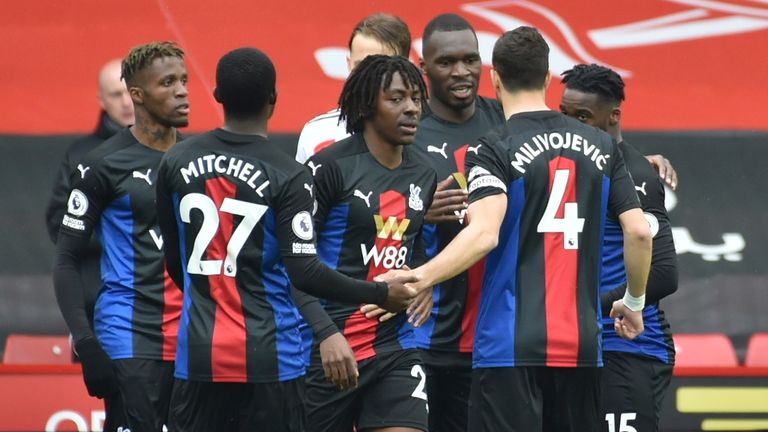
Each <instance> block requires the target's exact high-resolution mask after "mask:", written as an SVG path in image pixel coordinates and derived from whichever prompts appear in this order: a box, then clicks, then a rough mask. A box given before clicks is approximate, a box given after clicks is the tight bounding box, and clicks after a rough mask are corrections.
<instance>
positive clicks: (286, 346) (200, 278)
mask: <svg viewBox="0 0 768 432" xmlns="http://www.w3.org/2000/svg"><path fill="white" fill-rule="evenodd" d="M275 80H276V73H275V68H274V65H273V64H272V61H271V60H270V59H269V57H267V56H266V54H264V53H263V52H261V51H259V50H258V49H255V48H239V49H236V50H233V51H231V52H229V53H227V54H225V55H224V56H223V57H222V58H221V59H220V60H219V62H218V65H217V68H216V89H215V90H214V97H215V98H216V100H217V101H218V102H219V103H221V104H222V106H223V107H224V126H223V127H222V128H220V129H215V130H213V131H210V132H207V133H204V134H202V135H199V136H196V137H194V138H190V139H188V140H185V141H184V142H182V143H179V144H178V145H177V146H176V147H174V148H173V149H172V150H171V151H169V152H168V153H167V154H166V156H165V158H164V159H163V161H162V163H161V165H160V168H159V171H160V172H159V174H158V179H157V181H158V185H157V206H158V215H159V219H160V226H161V228H162V232H163V238H164V239H165V255H166V261H167V264H168V271H169V273H170V274H171V276H172V277H173V279H174V280H175V281H177V283H178V284H179V285H180V286H182V287H183V291H184V308H183V312H182V318H181V327H180V329H179V343H178V348H177V357H176V371H175V377H176V384H175V386H174V390H173V397H172V403H171V415H170V428H171V430H183V431H201V432H202V431H225V430H226V431H230V430H240V431H245V430H264V431H281V432H282V431H297V432H299V431H303V430H304V427H305V425H304V407H303V393H304V379H303V376H304V374H305V370H306V365H305V362H304V357H303V355H302V341H301V335H300V333H299V330H298V323H299V321H300V316H299V312H298V310H297V309H296V306H295V305H294V302H293V300H292V298H291V289H290V288H291V284H293V285H295V286H296V287H297V288H298V289H300V290H305V291H307V292H311V293H313V294H315V295H322V296H326V297H328V298H332V299H336V300H341V301H348V302H372V301H382V302H385V303H386V304H387V308H388V309H390V310H393V311H399V310H401V309H402V308H404V307H405V306H406V305H407V304H408V302H409V301H410V299H411V297H412V294H411V291H410V290H409V289H407V288H405V286H404V285H403V284H402V280H391V281H390V282H389V284H387V283H383V282H367V281H358V280H354V279H351V278H349V277H346V276H344V275H341V274H339V273H336V272H334V271H332V270H331V269H329V268H328V267H327V266H324V265H322V264H321V263H320V261H319V260H318V258H317V256H316V251H315V249H316V246H315V232H314V228H313V222H312V212H313V207H314V189H313V185H312V177H311V176H310V174H309V173H308V172H307V170H306V169H305V167H303V166H302V165H300V164H298V163H297V162H296V161H294V160H293V159H292V158H290V157H289V156H286V155H284V153H283V152H282V151H280V149H279V148H278V147H277V146H276V144H275V143H274V142H271V141H269V139H268V138H267V132H268V123H269V118H270V116H271V115H272V113H273V111H274V108H275V103H276V100H277V90H276V88H275ZM289 277H290V279H289Z"/></svg>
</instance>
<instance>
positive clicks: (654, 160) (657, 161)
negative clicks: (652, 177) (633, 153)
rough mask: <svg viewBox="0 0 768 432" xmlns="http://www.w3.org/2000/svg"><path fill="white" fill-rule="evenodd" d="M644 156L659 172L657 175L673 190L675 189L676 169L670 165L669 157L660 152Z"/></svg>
mask: <svg viewBox="0 0 768 432" xmlns="http://www.w3.org/2000/svg"><path fill="white" fill-rule="evenodd" d="M645 158H646V159H648V162H650V163H651V165H652V166H653V168H655V169H656V171H657V172H658V173H659V177H661V179H662V180H664V182H665V183H666V184H668V185H669V187H670V188H672V190H673V191H674V190H677V171H675V168H674V167H673V166H672V163H671V162H670V161H669V159H667V158H665V157H664V156H662V155H660V154H655V155H650V156H646V157H645Z"/></svg>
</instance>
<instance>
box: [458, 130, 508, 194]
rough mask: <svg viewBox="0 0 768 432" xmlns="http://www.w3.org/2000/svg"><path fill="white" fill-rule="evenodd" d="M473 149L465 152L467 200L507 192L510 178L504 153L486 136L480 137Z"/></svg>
mask: <svg viewBox="0 0 768 432" xmlns="http://www.w3.org/2000/svg"><path fill="white" fill-rule="evenodd" d="M474 149H475V151H472V152H469V151H468V152H467V158H466V161H465V169H466V171H465V172H466V173H467V191H468V192H469V202H470V203H473V202H475V201H479V200H481V199H483V198H485V197H487V196H491V195H496V194H500V193H507V185H508V184H509V183H510V179H509V178H508V177H509V174H508V172H507V170H506V166H507V164H506V163H505V159H506V157H505V155H504V153H503V152H502V151H501V150H500V149H499V147H498V146H497V145H496V143H491V140H490V139H486V138H481V139H480V141H479V142H478V144H477V145H476V146H475V147H474Z"/></svg>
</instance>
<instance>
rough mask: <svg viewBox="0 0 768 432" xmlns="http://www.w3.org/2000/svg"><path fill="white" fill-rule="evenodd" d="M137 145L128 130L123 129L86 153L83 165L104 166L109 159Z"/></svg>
mask: <svg viewBox="0 0 768 432" xmlns="http://www.w3.org/2000/svg"><path fill="white" fill-rule="evenodd" d="M137 143H138V141H136V138H135V137H134V136H133V134H132V133H131V131H130V129H128V128H126V129H123V130H121V131H119V132H118V133H116V134H115V135H113V136H112V137H111V138H109V139H107V140H106V141H104V142H103V143H102V144H101V145H98V146H96V147H95V148H94V149H93V150H91V151H89V152H88V153H86V154H85V156H84V157H83V163H85V164H88V165H102V164H106V163H108V162H109V159H110V158H111V157H113V156H114V155H116V154H117V153H119V152H121V151H124V150H126V149H129V148H131V147H133V146H134V145H136V144H137Z"/></svg>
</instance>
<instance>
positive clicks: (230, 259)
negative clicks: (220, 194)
mask: <svg viewBox="0 0 768 432" xmlns="http://www.w3.org/2000/svg"><path fill="white" fill-rule="evenodd" d="M192 209H198V210H200V212H202V214H203V222H202V225H201V226H200V232H198V233H197V237H195V243H194V246H193V247H192V254H191V256H190V257H189V263H188V264H187V272H188V273H190V274H201V275H218V274H221V273H222V268H223V270H224V275H225V276H230V277H234V276H235V275H236V274H237V256H238V255H239V254H240V250H241V249H242V248H243V245H244V244H245V241H246V240H248V237H249V236H250V235H251V231H253V228H254V227H255V226H256V224H257V223H258V222H259V220H261V218H262V217H263V216H264V214H265V213H266V212H267V210H268V209H269V207H267V206H265V205H261V204H254V203H249V202H246V201H240V200H236V199H232V198H224V201H222V203H221V208H220V209H217V208H216V203H214V202H213V200H212V199H211V198H210V197H208V196H207V195H205V194H201V193H191V194H187V195H185V196H184V198H182V199H181V202H180V203H179V213H181V215H180V216H181V220H182V221H183V222H184V223H190V221H191V219H190V215H191V213H192ZM219 212H222V213H230V214H233V215H238V216H242V217H243V219H242V221H241V222H240V224H239V225H237V228H235V230H234V232H233V233H232V236H231V237H230V239H229V242H227V256H226V257H225V258H224V260H223V262H222V260H220V259H218V260H204V259H202V258H203V253H204V252H205V251H206V250H207V249H208V245H210V243H211V241H212V240H213V238H214V236H215V235H216V233H217V232H218V233H219V235H221V231H220V230H219Z"/></svg>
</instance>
